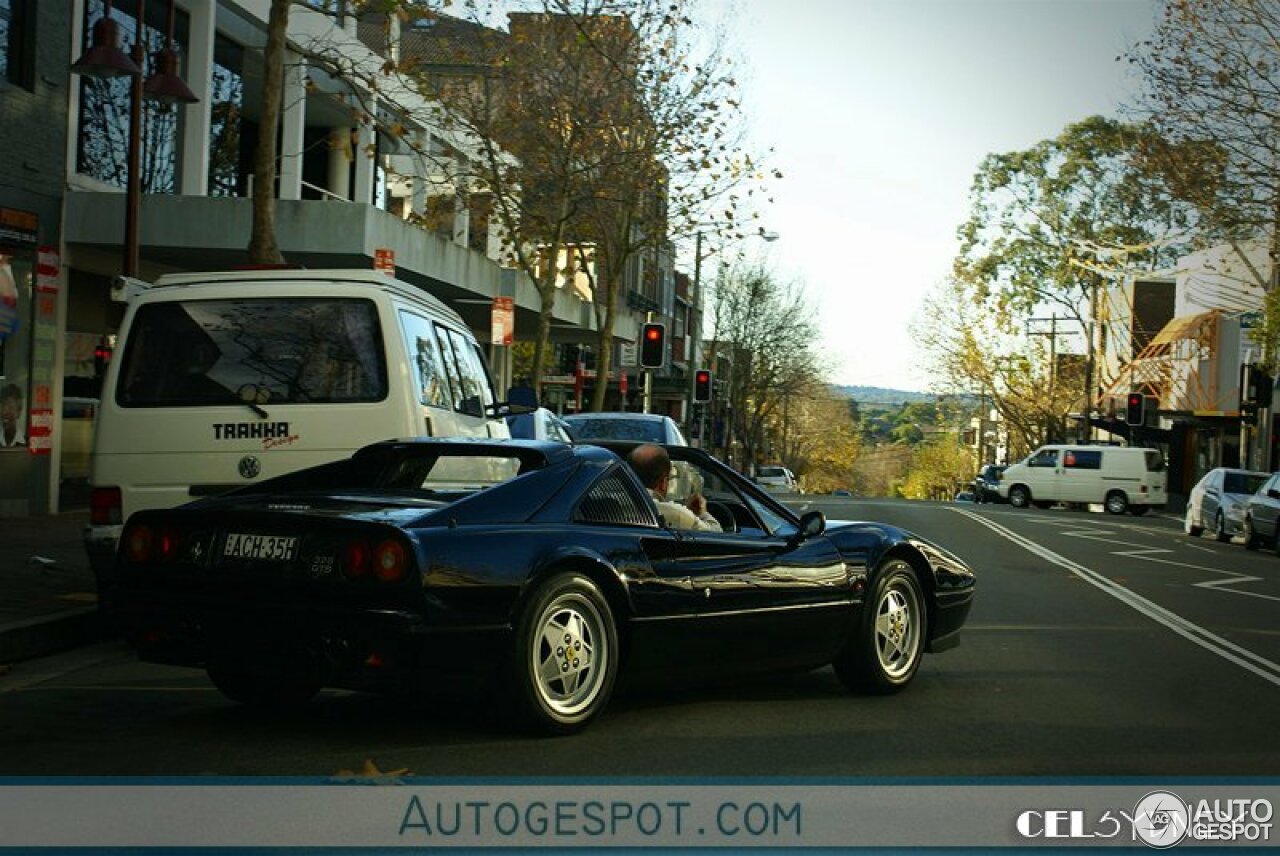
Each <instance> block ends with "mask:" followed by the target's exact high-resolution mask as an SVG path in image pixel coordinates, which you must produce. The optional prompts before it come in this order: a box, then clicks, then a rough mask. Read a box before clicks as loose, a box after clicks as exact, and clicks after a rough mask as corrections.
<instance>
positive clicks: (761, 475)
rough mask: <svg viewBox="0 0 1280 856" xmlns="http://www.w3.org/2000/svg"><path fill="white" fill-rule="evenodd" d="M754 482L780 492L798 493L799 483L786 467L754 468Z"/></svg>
mask: <svg viewBox="0 0 1280 856" xmlns="http://www.w3.org/2000/svg"><path fill="white" fill-rule="evenodd" d="M756 484H758V485H760V486H762V487H765V488H767V489H769V490H773V491H779V492H781V493H800V484H799V482H797V481H796V477H795V476H794V475H793V474H792V473H791V470H789V469H787V468H786V467H773V466H771V467H761V468H760V469H758V470H756Z"/></svg>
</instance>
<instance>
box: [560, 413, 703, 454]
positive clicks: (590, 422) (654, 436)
mask: <svg viewBox="0 0 1280 856" xmlns="http://www.w3.org/2000/svg"><path fill="white" fill-rule="evenodd" d="M564 421H565V422H566V423H567V424H568V426H569V433H570V434H572V435H573V439H574V440H576V441H578V442H579V443H590V442H591V441H592V440H635V441H638V442H641V443H666V444H667V445H669V446H687V445H689V444H688V442H686V441H685V439H684V435H683V434H681V433H680V428H679V426H677V425H676V423H675V422H674V421H673V420H672V419H671V417H670V416H662V415H661V414H658V413H575V414H573V415H572V416H565V417H564Z"/></svg>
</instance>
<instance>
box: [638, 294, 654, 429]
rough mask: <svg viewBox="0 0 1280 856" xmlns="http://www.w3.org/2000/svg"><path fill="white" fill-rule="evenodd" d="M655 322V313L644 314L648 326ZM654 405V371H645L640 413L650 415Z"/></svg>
mask: <svg viewBox="0 0 1280 856" xmlns="http://www.w3.org/2000/svg"><path fill="white" fill-rule="evenodd" d="M651 321H653V313H652V312H646V313H645V314H644V323H646V324H648V323H650V322H651ZM652 404H653V369H645V370H644V397H643V399H642V400H641V405H640V412H641V413H648V412H649V408H650V407H651V406H652Z"/></svg>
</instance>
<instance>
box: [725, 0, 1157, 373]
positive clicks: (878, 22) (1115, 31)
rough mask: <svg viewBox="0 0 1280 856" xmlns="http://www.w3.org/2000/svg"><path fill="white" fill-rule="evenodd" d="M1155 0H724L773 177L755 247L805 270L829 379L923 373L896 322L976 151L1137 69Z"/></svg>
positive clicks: (1129, 80) (910, 301)
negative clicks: (768, 238)
mask: <svg viewBox="0 0 1280 856" xmlns="http://www.w3.org/2000/svg"><path fill="white" fill-rule="evenodd" d="M1155 15H1156V8H1155V3H1154V2H1153V0H737V1H736V3H734V5H733V6H732V14H731V22H732V23H731V28H732V30H733V36H732V37H733V39H734V40H735V42H736V43H737V44H738V45H740V46H741V60H742V64H743V67H744V69H746V75H745V80H744V87H745V99H744V110H745V112H746V114H747V118H748V121H749V123H750V130H749V133H750V138H751V144H752V146H753V147H754V148H756V149H764V148H767V147H769V146H772V147H773V148H774V153H773V155H772V158H771V160H770V161H769V163H770V164H772V165H774V166H776V167H777V168H779V169H781V170H782V172H783V174H784V178H783V180H782V181H781V182H778V183H777V184H776V186H775V190H776V192H775V193H774V194H773V196H774V203H773V204H772V205H770V206H769V207H767V208H766V209H764V210H763V211H762V212H761V222H762V224H763V226H764V228H765V229H767V230H769V231H771V232H776V233H777V234H778V239H777V240H776V241H773V242H771V243H768V244H763V242H761V250H760V255H761V257H762V258H763V259H764V260H765V261H766V262H767V263H768V264H769V265H770V267H771V268H772V269H773V270H774V271H775V272H776V273H777V274H778V275H779V276H780V277H782V278H784V279H787V280H799V281H801V282H803V283H804V286H805V291H806V294H807V295H808V296H809V298H810V300H811V301H812V302H813V303H814V304H815V305H816V307H817V309H818V317H819V319H820V324H821V327H822V331H823V337H822V339H823V341H822V343H821V351H822V353H823V356H824V359H825V361H826V363H827V364H828V365H829V366H830V369H831V371H830V380H831V381H832V382H834V383H838V384H850V385H867V386H881V387H890V388H895V389H906V390H918V391H928V389H929V387H930V378H929V377H928V374H927V372H926V370H925V367H924V366H923V365H922V362H923V354H922V353H920V352H919V351H917V349H916V347H915V345H914V344H913V341H912V337H911V333H910V329H909V328H910V325H911V322H912V320H913V318H915V317H916V315H917V313H918V311H919V309H920V306H921V304H922V302H923V300H924V298H925V296H926V295H927V294H928V292H929V291H930V289H931V288H933V287H935V286H936V285H937V284H938V283H940V282H942V281H943V280H944V279H945V278H946V276H947V274H948V272H949V271H950V269H951V261H952V259H953V258H954V256H955V253H956V250H957V248H958V243H957V240H956V237H955V235H956V229H957V227H959V226H960V224H961V223H962V222H964V220H965V219H966V218H967V216H968V210H969V187H970V184H971V182H972V179H973V175H974V173H975V172H976V170H977V168H978V166H979V164H980V163H981V161H982V159H983V158H984V157H985V156H986V155H987V154H991V153H995V152H1009V151H1019V150H1023V149H1027V148H1029V147H1031V146H1032V145H1034V144H1035V143H1037V142H1039V141H1040V140H1043V139H1047V138H1050V137H1053V136H1056V135H1057V134H1058V133H1059V132H1060V131H1061V130H1062V129H1063V128H1064V127H1065V126H1066V125H1068V124H1070V123H1072V122H1075V121H1078V120H1080V119H1083V118H1085V117H1087V116H1091V115H1096V114H1102V115H1110V116H1118V115H1120V110H1119V108H1120V105H1122V104H1124V103H1126V102H1128V101H1131V100H1132V95H1133V93H1134V92H1135V91H1136V89H1137V85H1138V82H1137V80H1136V79H1135V78H1134V77H1133V75H1132V72H1130V71H1129V70H1128V66H1127V64H1126V63H1120V62H1116V57H1117V56H1118V55H1119V54H1121V53H1122V52H1124V50H1126V49H1127V48H1128V47H1129V46H1130V45H1132V44H1133V43H1134V42H1136V41H1139V40H1141V39H1142V38H1144V37H1145V36H1147V35H1148V34H1149V33H1150V31H1151V29H1152V25H1153V23H1154V20H1155Z"/></svg>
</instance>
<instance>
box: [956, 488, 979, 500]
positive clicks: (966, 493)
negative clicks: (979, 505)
mask: <svg viewBox="0 0 1280 856" xmlns="http://www.w3.org/2000/svg"><path fill="white" fill-rule="evenodd" d="M952 501H953V502H977V501H978V499H977V496H976V495H975V494H974V492H973V491H971V490H962V491H960V492H959V493H957V494H956V497H955V499H954V500H952Z"/></svg>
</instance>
